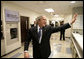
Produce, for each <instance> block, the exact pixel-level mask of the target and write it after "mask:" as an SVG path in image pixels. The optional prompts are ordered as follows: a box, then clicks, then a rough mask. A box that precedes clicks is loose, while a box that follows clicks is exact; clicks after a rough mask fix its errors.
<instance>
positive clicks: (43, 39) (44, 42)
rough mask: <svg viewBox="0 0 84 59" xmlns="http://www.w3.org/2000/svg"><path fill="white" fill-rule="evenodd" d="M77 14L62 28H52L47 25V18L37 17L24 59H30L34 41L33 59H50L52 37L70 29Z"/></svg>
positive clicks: (30, 32) (26, 43)
mask: <svg viewBox="0 0 84 59" xmlns="http://www.w3.org/2000/svg"><path fill="white" fill-rule="evenodd" d="M76 17H77V14H75V15H74V17H73V19H72V21H71V22H70V23H66V24H64V25H62V26H60V27H52V26H47V25H46V17H45V16H39V17H37V24H38V25H37V26H35V27H32V28H30V29H29V30H28V34H27V39H26V41H25V45H24V58H29V53H28V47H29V42H30V41H31V39H32V44H33V57H34V58H48V57H49V56H50V53H51V47H50V36H51V34H52V33H55V32H58V31H61V30H63V29H67V28H70V27H71V26H70V25H71V24H73V23H74V22H75V20H76Z"/></svg>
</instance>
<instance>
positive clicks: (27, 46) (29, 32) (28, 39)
mask: <svg viewBox="0 0 84 59" xmlns="http://www.w3.org/2000/svg"><path fill="white" fill-rule="evenodd" d="M30 41H31V31H30V29H29V30H28V31H27V37H26V39H25V43H24V51H28V48H29V43H30Z"/></svg>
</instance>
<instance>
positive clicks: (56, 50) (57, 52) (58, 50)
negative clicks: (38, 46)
mask: <svg viewBox="0 0 84 59" xmlns="http://www.w3.org/2000/svg"><path fill="white" fill-rule="evenodd" d="M59 38H60V34H59V32H58V33H54V34H52V35H51V38H50V45H51V51H52V52H51V55H50V57H49V58H72V51H71V49H70V42H71V40H70V39H69V38H65V39H66V40H65V41H63V40H61V41H60V40H59ZM29 54H30V58H33V57H32V44H30V47H29ZM2 58H24V45H22V47H21V48H19V49H17V50H16V51H14V52H12V53H10V54H8V55H6V56H3V57H2Z"/></svg>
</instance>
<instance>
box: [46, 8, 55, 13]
mask: <svg viewBox="0 0 84 59" xmlns="http://www.w3.org/2000/svg"><path fill="white" fill-rule="evenodd" d="M45 11H47V12H54V10H53V9H52V8H48V9H45Z"/></svg>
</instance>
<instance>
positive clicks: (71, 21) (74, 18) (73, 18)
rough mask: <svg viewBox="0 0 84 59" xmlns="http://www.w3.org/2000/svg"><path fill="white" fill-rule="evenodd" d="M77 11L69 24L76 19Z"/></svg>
mask: <svg viewBox="0 0 84 59" xmlns="http://www.w3.org/2000/svg"><path fill="white" fill-rule="evenodd" d="M77 15H78V14H77V13H76V14H75V15H74V16H73V18H72V20H71V24H73V23H74V22H75V21H76V18H77Z"/></svg>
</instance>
